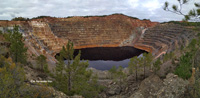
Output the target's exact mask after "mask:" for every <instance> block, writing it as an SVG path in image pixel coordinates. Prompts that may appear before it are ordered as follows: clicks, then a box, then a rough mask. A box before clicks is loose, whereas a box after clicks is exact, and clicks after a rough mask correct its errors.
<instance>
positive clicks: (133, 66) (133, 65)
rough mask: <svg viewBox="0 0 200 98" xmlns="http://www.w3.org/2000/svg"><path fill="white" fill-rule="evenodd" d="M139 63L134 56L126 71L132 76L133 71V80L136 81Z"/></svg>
mask: <svg viewBox="0 0 200 98" xmlns="http://www.w3.org/2000/svg"><path fill="white" fill-rule="evenodd" d="M139 63H140V59H139V58H138V57H137V56H135V57H133V58H131V59H130V62H129V64H128V65H129V66H128V69H129V75H131V74H133V71H134V70H135V79H136V81H137V80H138V75H137V74H138V67H139Z"/></svg>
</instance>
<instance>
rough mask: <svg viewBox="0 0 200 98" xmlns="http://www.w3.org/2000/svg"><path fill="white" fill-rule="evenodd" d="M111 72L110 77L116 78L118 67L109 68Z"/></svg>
mask: <svg viewBox="0 0 200 98" xmlns="http://www.w3.org/2000/svg"><path fill="white" fill-rule="evenodd" d="M109 73H110V78H111V79H115V77H116V76H115V74H116V73H117V68H116V66H112V68H111V69H110V70H109Z"/></svg>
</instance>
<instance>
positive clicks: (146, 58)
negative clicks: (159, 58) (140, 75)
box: [141, 53, 153, 79]
mask: <svg viewBox="0 0 200 98" xmlns="http://www.w3.org/2000/svg"><path fill="white" fill-rule="evenodd" d="M152 60H153V56H152V54H151V53H148V54H147V53H144V54H143V57H142V58H141V63H142V64H143V65H142V66H143V71H144V79H145V77H146V76H145V71H146V67H150V66H151V62H152Z"/></svg>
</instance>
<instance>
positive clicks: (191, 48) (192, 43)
mask: <svg viewBox="0 0 200 98" xmlns="http://www.w3.org/2000/svg"><path fill="white" fill-rule="evenodd" d="M196 45H197V40H196V39H192V41H191V42H190V44H189V45H188V47H187V48H189V49H190V51H191V52H192V51H195V50H196V49H197V48H196Z"/></svg>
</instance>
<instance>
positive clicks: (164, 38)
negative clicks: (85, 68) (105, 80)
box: [0, 14, 194, 62]
mask: <svg viewBox="0 0 200 98" xmlns="http://www.w3.org/2000/svg"><path fill="white" fill-rule="evenodd" d="M15 24H16V25H19V26H20V32H22V33H23V35H24V38H25V44H26V46H27V47H28V48H29V52H30V53H32V54H36V55H37V56H38V55H40V54H43V55H46V56H47V58H48V60H49V61H52V62H55V61H56V60H55V58H54V56H55V55H56V54H57V53H58V52H59V51H60V50H61V48H62V46H65V45H66V44H67V42H68V41H69V40H70V41H72V42H73V43H74V48H75V49H81V48H95V47H122V46H131V47H135V48H138V49H141V50H145V51H148V52H152V53H153V54H154V56H160V55H161V54H163V53H166V52H167V51H172V50H173V49H175V46H177V45H178V44H180V43H181V44H182V43H184V45H185V43H186V42H187V41H189V40H190V39H191V38H193V37H194V36H193V35H192V34H193V33H191V32H192V31H191V30H189V29H185V28H184V27H182V26H179V25H173V24H167V25H166V24H164V25H158V24H159V23H157V22H151V21H149V20H139V19H135V18H132V17H129V16H125V15H122V14H114V15H109V16H103V17H102V16H101V17H100V16H92V17H71V18H53V17H45V18H40V19H32V20H29V21H0V30H1V31H3V32H6V31H7V30H8V29H12V27H13V26H14V25H15Z"/></svg>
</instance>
